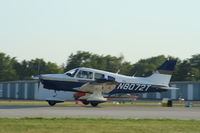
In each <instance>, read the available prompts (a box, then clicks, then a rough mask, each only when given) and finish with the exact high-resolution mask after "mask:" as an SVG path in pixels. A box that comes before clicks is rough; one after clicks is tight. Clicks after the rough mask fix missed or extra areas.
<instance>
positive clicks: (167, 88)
mask: <svg viewBox="0 0 200 133" xmlns="http://www.w3.org/2000/svg"><path fill="white" fill-rule="evenodd" d="M160 89H165V90H178V89H179V88H175V87H160Z"/></svg>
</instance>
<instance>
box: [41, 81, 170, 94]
mask: <svg viewBox="0 0 200 133" xmlns="http://www.w3.org/2000/svg"><path fill="white" fill-rule="evenodd" d="M41 82H42V84H43V85H44V88H46V89H51V90H60V91H77V90H74V88H79V87H81V86H83V85H84V84H85V83H87V81H78V82H72V81H56V80H41ZM121 84H126V83H119V84H118V85H117V86H116V88H115V89H114V90H112V91H111V92H110V94H115V93H145V92H163V91H167V90H165V89H159V88H155V87H149V88H148V90H146V89H145V88H144V89H143V90H142V89H141V88H140V89H136V87H137V86H135V88H134V87H133V84H131V85H132V88H131V85H130V87H129V88H128V87H126V86H125V85H124V86H120V85H121Z"/></svg>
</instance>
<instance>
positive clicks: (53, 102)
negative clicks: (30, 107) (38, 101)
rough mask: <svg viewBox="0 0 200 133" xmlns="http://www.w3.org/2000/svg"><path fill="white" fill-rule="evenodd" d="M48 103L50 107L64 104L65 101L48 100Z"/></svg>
mask: <svg viewBox="0 0 200 133" xmlns="http://www.w3.org/2000/svg"><path fill="white" fill-rule="evenodd" d="M47 102H48V104H49V105H50V106H54V105H56V103H62V102H64V101H53V100H47Z"/></svg>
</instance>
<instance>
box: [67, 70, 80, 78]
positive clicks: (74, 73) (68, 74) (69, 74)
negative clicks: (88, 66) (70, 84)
mask: <svg viewBox="0 0 200 133" xmlns="http://www.w3.org/2000/svg"><path fill="white" fill-rule="evenodd" d="M78 70H79V69H77V68H76V69H72V70H69V71H67V72H66V73H64V74H65V75H67V76H70V77H74V76H75V75H76V73H77V72H78Z"/></svg>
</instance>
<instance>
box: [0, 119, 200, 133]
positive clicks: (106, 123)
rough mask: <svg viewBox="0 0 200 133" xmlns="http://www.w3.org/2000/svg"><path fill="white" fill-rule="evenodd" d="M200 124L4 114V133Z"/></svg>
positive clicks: (189, 128)
mask: <svg viewBox="0 0 200 133" xmlns="http://www.w3.org/2000/svg"><path fill="white" fill-rule="evenodd" d="M199 125H200V121H196V120H168V119H160V120H159V119H158V120H152V119H139V120H136V119H126V120H121V119H86V118H58V119H57V118H54V119H48V118H22V119H8V118H0V132H1V133H116V132H117V133H199V132H200V126H199Z"/></svg>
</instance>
